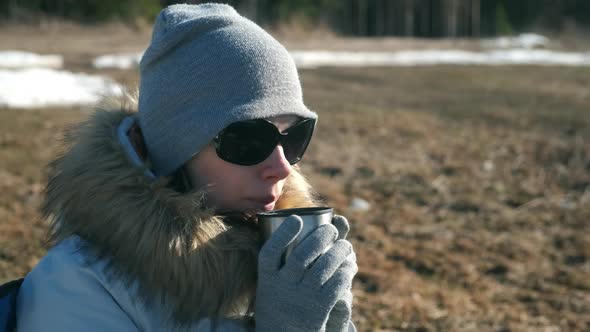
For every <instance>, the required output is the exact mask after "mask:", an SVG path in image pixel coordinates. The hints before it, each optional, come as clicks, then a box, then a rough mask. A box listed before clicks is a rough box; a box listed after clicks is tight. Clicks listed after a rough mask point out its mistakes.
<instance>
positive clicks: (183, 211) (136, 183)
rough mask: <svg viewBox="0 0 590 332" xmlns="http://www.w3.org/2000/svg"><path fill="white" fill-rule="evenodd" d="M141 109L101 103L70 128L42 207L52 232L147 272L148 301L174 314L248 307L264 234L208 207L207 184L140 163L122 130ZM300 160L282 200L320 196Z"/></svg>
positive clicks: (119, 273) (120, 266)
mask: <svg viewBox="0 0 590 332" xmlns="http://www.w3.org/2000/svg"><path fill="white" fill-rule="evenodd" d="M131 114H133V112H132V111H129V110H122V109H118V110H116V111H113V110H111V111H97V112H95V113H94V114H93V115H92V116H91V118H90V119H89V120H87V121H86V122H84V123H82V124H80V125H78V126H76V127H74V128H72V129H71V130H69V131H68V132H67V133H66V135H65V143H66V146H65V147H66V150H65V152H64V153H63V154H62V155H61V156H60V157H59V158H57V159H56V160H55V161H54V162H52V163H51V164H50V165H49V182H48V184H47V188H46V197H45V201H44V203H43V208H42V210H43V213H44V215H45V216H46V217H47V218H49V219H50V220H51V226H50V233H49V235H50V241H51V242H53V243H56V242H59V241H61V240H63V239H65V238H67V237H69V236H71V235H78V236H80V237H82V238H83V239H85V240H86V241H87V242H88V243H89V244H90V248H89V249H92V252H93V253H94V254H95V255H96V258H97V259H107V260H108V261H109V262H110V264H109V268H108V271H107V272H108V275H110V276H112V277H115V278H122V280H124V281H125V282H126V283H127V284H129V285H131V283H133V282H136V281H138V284H139V291H140V294H141V296H142V298H143V300H144V301H158V302H159V301H165V302H164V303H167V304H168V303H169V304H170V305H168V307H170V308H171V309H170V310H171V312H170V313H169V317H170V318H171V319H174V320H176V321H178V322H181V323H182V322H188V321H190V320H193V319H198V318H199V317H203V316H208V317H231V316H236V315H239V314H240V313H244V306H246V307H247V306H248V305H249V304H251V302H252V299H253V295H254V294H255V287H256V266H257V255H258V250H259V247H260V243H259V238H258V233H257V231H256V228H255V227H253V224H252V223H245V222H229V220H228V218H224V217H221V216H216V215H215V214H214V213H213V212H212V211H210V210H207V209H205V208H204V207H203V199H204V192H190V193H186V194H181V193H178V192H176V191H174V190H172V189H170V188H169V186H168V182H169V181H170V179H168V178H162V179H158V180H157V181H153V180H151V179H148V178H147V177H145V176H144V173H143V171H144V170H142V169H139V168H136V167H133V166H132V164H131V163H130V162H129V161H128V160H127V157H126V155H125V154H124V152H123V149H122V148H121V146H120V145H119V143H118V140H117V136H116V129H117V126H118V125H119V123H120V122H121V120H122V119H123V118H125V117H126V116H128V115H131ZM317 204H318V202H317V201H316V200H315V199H314V196H313V194H312V193H311V190H310V187H309V185H308V184H307V182H306V181H305V179H304V178H303V177H302V175H301V174H300V173H299V171H298V169H297V168H295V170H294V172H293V173H292V175H291V176H290V177H289V178H288V179H287V182H286V185H285V191H284V194H283V195H282V196H281V199H280V200H279V202H277V208H287V207H300V206H311V205H317Z"/></svg>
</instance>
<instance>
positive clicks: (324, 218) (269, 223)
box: [256, 207, 334, 263]
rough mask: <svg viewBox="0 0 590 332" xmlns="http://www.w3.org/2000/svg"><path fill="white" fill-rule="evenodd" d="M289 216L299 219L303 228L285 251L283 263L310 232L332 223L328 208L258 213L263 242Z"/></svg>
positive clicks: (331, 213) (331, 210) (330, 210)
mask: <svg viewBox="0 0 590 332" xmlns="http://www.w3.org/2000/svg"><path fill="white" fill-rule="evenodd" d="M291 215H297V216H299V217H301V219H302V220H303V228H302V229H301V232H300V233H299V235H298V236H297V238H295V240H294V241H293V242H292V243H291V244H289V246H288V247H287V250H285V253H284V254H283V257H282V262H283V263H284V262H285V261H286V259H287V257H289V255H290V254H291V252H292V251H293V249H294V248H295V247H297V245H298V244H299V243H301V241H303V239H305V237H306V236H307V235H309V233H311V231H313V230H314V229H316V228H318V227H319V226H320V225H325V224H330V223H332V217H333V215H334V209H332V208H330V207H307V208H295V209H283V210H274V211H268V212H259V213H257V214H256V216H257V217H258V225H259V226H260V230H261V232H262V237H263V238H264V241H266V240H268V238H269V237H270V236H271V235H272V233H273V232H274V231H276V230H277V228H279V226H281V224H282V223H283V221H284V220H285V219H287V217H289V216H291Z"/></svg>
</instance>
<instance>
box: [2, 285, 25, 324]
mask: <svg viewBox="0 0 590 332" xmlns="http://www.w3.org/2000/svg"><path fill="white" fill-rule="evenodd" d="M23 280H24V278H21V279H17V280H13V281H10V282H7V283H5V284H3V285H1V286H0V331H8V332H11V331H14V330H15V328H16V297H17V295H18V290H19V289H20V286H21V284H22V283H23Z"/></svg>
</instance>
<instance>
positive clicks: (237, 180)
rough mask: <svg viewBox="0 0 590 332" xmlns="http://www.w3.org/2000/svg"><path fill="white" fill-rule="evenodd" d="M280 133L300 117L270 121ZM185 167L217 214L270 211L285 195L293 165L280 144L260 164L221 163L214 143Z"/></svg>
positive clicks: (272, 119) (279, 117) (290, 116)
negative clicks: (286, 181)
mask: <svg viewBox="0 0 590 332" xmlns="http://www.w3.org/2000/svg"><path fill="white" fill-rule="evenodd" d="M267 120H269V121H271V122H272V123H274V125H275V126H276V127H277V128H278V129H279V131H281V132H282V131H284V130H285V129H287V128H289V127H291V126H292V125H294V124H295V123H296V122H297V120H298V117H297V116H295V115H280V116H277V117H271V118H267ZM186 168H187V171H188V174H189V177H190V180H191V182H192V184H193V186H194V187H195V189H206V191H207V205H209V206H211V207H213V208H215V209H216V210H217V211H240V212H244V211H252V210H255V211H270V210H273V209H274V206H275V204H276V202H277V200H278V199H279V197H280V196H281V194H282V192H283V185H284V184H285V180H286V179H287V177H288V176H289V174H291V165H290V164H289V162H288V161H287V159H285V155H284V153H283V148H282V146H281V145H277V146H276V147H275V149H274V151H273V152H272V154H271V155H270V156H269V157H268V158H266V160H264V161H262V162H261V163H259V164H256V165H252V166H242V165H236V164H232V163H229V162H227V161H224V160H222V159H221V158H219V157H218V156H217V153H216V152H215V146H214V145H213V144H209V145H207V147H205V148H204V149H203V150H201V151H200V152H199V153H198V154H196V155H195V156H194V157H193V158H192V159H191V160H190V161H189V162H188V163H187V164H186Z"/></svg>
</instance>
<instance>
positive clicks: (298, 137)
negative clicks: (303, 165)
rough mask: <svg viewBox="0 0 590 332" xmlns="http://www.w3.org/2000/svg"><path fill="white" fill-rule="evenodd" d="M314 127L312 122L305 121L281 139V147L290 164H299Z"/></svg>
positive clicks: (290, 129) (292, 128)
mask: <svg viewBox="0 0 590 332" xmlns="http://www.w3.org/2000/svg"><path fill="white" fill-rule="evenodd" d="M314 125H315V121H314V120H306V121H303V122H300V123H298V124H296V125H294V126H293V127H291V128H289V129H288V130H287V136H286V137H285V138H284V139H283V141H282V145H283V150H284V152H285V157H286V158H287V160H288V161H289V163H290V164H295V163H297V162H299V160H301V158H302V157H303V154H304V153H305V150H306V149H307V146H308V145H309V141H310V140H311V136H312V134H313V128H314Z"/></svg>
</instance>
